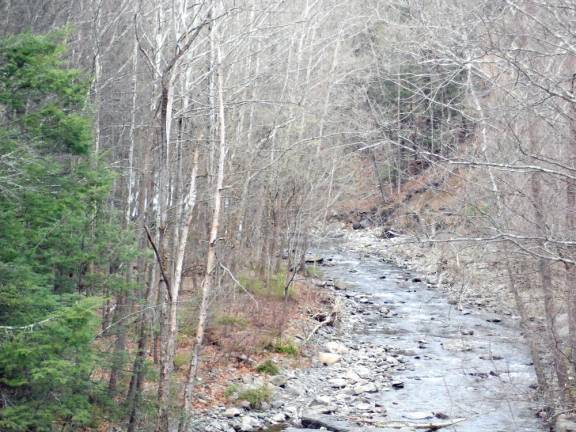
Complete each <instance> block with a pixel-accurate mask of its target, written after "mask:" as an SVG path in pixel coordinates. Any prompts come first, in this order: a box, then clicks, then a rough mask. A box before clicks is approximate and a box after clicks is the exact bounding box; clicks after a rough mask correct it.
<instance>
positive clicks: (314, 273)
mask: <svg viewBox="0 0 576 432" xmlns="http://www.w3.org/2000/svg"><path fill="white" fill-rule="evenodd" d="M306 276H308V277H313V278H316V279H320V278H321V277H322V270H320V268H319V267H318V266H316V265H313V266H307V267H306Z"/></svg>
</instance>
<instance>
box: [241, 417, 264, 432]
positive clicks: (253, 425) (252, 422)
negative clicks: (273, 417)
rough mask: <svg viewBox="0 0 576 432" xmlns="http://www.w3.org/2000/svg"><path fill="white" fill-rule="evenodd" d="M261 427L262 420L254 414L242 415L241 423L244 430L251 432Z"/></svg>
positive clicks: (244, 431)
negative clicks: (253, 415)
mask: <svg viewBox="0 0 576 432" xmlns="http://www.w3.org/2000/svg"><path fill="white" fill-rule="evenodd" d="M259 427H260V422H259V421H258V420H257V419H255V418H254V417H252V416H248V415H246V416H244V417H242V420H241V423H240V430H241V431H242V432H251V431H253V430H256V429H258V428H259Z"/></svg>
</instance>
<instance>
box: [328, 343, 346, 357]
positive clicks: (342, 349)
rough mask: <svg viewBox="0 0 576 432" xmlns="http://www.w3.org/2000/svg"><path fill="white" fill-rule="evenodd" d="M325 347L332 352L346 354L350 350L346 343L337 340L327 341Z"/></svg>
mask: <svg viewBox="0 0 576 432" xmlns="http://www.w3.org/2000/svg"><path fill="white" fill-rule="evenodd" d="M324 348H326V351H328V352H329V353H332V354H345V353H347V352H348V348H347V347H346V346H345V345H344V344H341V343H340V342H335V341H330V342H326V344H325V345H324Z"/></svg>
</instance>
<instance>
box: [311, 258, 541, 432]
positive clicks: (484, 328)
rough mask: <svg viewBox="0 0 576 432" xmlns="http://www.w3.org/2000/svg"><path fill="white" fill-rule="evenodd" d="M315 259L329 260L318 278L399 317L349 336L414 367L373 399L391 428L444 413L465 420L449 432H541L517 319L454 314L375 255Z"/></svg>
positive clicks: (431, 291)
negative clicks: (387, 349) (402, 353)
mask: <svg viewBox="0 0 576 432" xmlns="http://www.w3.org/2000/svg"><path fill="white" fill-rule="evenodd" d="M321 252H322V254H323V256H325V257H326V258H330V259H331V266H329V267H325V268H323V273H324V277H326V278H333V279H335V280H341V281H345V282H347V283H349V284H351V285H352V287H353V288H352V289H351V290H352V291H355V292H357V293H362V294H366V295H369V296H370V297H371V300H372V301H374V302H375V303H376V304H378V305H381V306H382V307H387V308H389V309H390V310H391V311H392V313H393V314H397V315H396V316H393V317H392V318H387V319H379V320H377V321H376V322H369V321H368V322H364V323H363V325H362V326H361V328H358V329H356V330H355V331H356V332H357V334H356V335H355V337H356V338H357V339H358V340H369V341H371V342H375V343H378V344H382V345H386V346H394V347H399V348H401V349H404V350H406V353H407V354H408V355H410V356H411V357H410V363H411V365H412V366H413V367H411V368H409V369H410V370H406V371H401V372H399V374H398V375H395V377H394V379H395V380H399V381H402V382H403V383H404V387H403V388H401V389H399V390H396V391H384V392H381V393H380V394H379V395H378V398H379V399H380V402H381V403H382V404H383V405H384V406H385V407H386V408H387V412H388V417H389V418H390V420H391V421H392V420H398V421H411V419H412V420H417V419H418V418H419V417H420V415H421V414H420V413H422V416H424V415H426V414H427V413H443V414H446V415H447V416H449V417H450V418H452V419H453V418H463V419H465V420H464V421H462V422H461V423H459V424H457V425H454V426H451V427H448V428H445V429H443V430H447V431H457V432H520V431H544V426H543V425H542V423H541V422H540V421H539V420H538V419H537V418H536V416H535V411H536V403H535V402H534V401H533V391H532V390H531V386H533V385H534V383H535V376H534V371H533V368H532V366H531V361H530V356H529V353H528V350H527V348H526V344H525V341H524V340H523V338H522V336H521V334H520V331H519V329H518V323H517V322H516V321H515V320H513V319H512V318H510V317H502V316H496V315H493V314H489V313H487V312H482V311H477V310H470V311H460V310H457V309H456V308H455V307H454V306H452V305H450V304H449V303H448V301H447V298H446V296H445V295H444V294H443V293H442V292H441V291H439V290H438V289H436V288H431V287H428V286H427V284H426V283H424V282H414V281H413V279H414V275H413V274H409V273H408V272H407V271H405V270H403V269H400V268H399V267H397V266H395V265H392V264H389V263H385V262H383V261H382V260H380V259H379V258H377V257H375V256H361V255H360V254H358V253H355V252H351V251H349V250H346V249H339V248H337V247H332V248H330V249H325V250H322V251H321Z"/></svg>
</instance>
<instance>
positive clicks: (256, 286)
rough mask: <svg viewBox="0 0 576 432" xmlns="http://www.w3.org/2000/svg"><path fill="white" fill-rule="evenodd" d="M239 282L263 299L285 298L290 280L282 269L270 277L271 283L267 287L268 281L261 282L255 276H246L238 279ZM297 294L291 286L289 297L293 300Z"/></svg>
mask: <svg viewBox="0 0 576 432" xmlns="http://www.w3.org/2000/svg"><path fill="white" fill-rule="evenodd" d="M238 280H239V282H240V283H241V284H242V286H243V287H244V288H246V289H247V290H248V291H250V292H251V293H252V294H254V295H257V296H263V297H272V298H284V289H285V287H286V281H287V280H288V272H287V270H286V269H282V270H280V271H278V272H276V273H273V274H272V275H271V276H270V282H269V284H268V285H267V284H266V281H263V280H260V279H259V278H258V277H256V276H254V275H248V274H244V275H241V276H240V277H239V278H238ZM294 294H295V291H294V287H293V285H291V286H290V287H289V288H288V297H289V298H292V297H293V296H294Z"/></svg>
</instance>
